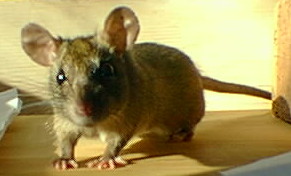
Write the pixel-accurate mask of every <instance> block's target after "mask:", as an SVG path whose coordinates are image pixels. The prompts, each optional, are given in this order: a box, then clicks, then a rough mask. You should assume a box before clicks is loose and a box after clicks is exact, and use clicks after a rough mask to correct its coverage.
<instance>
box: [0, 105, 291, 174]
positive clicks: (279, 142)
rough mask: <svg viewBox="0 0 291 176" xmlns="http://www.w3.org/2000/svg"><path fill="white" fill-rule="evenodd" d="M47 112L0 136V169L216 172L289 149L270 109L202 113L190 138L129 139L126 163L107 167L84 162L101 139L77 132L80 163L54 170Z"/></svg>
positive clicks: (286, 128) (287, 129)
mask: <svg viewBox="0 0 291 176" xmlns="http://www.w3.org/2000/svg"><path fill="white" fill-rule="evenodd" d="M50 118H51V116H46V115H32V116H18V117H17V118H16V119H15V121H14V122H13V123H12V125H11V126H10V127H9V129H8V131H7V133H6V134H5V136H4V138H3V139H2V141H0V175H5V176H10V175H13V176H15V175H22V176H25V175H27V176H33V175H37V176H39V175H46V176H50V175H53V176H62V175H64V176H65V175H88V176H90V175H104V176H105V175H113V174H115V175H121V176H126V175H127V176H128V175H141V176H143V175H144V176H146V175H160V176H166V175H217V174H218V172H219V171H221V170H225V169H229V168H232V167H235V166H239V165H243V164H246V163H250V162H252V161H255V160H258V159H262V158H266V157H270V156H274V155H278V154H281V153H284V152H288V151H290V149H291V138H290V133H291V126H290V125H288V124H286V123H284V122H282V121H280V120H278V119H275V118H273V117H272V116H271V115H270V112H269V111H263V110H261V111H227V112H211V113H207V115H206V117H205V118H204V120H203V121H202V122H201V123H200V124H199V125H198V128H197V131H196V135H195V137H194V139H193V141H191V142H189V143H164V142H161V141H157V140H154V139H147V140H140V139H139V138H135V139H133V140H132V141H131V142H130V143H129V144H128V146H127V147H126V148H125V149H124V150H123V151H122V156H123V157H124V158H125V159H127V160H128V161H130V163H131V164H129V165H128V166H126V167H124V168H118V169H116V170H112V171H99V170H97V169H88V168H84V166H83V164H84V161H86V160H87V159H89V158H92V157H96V156H98V155H100V154H102V152H103V150H104V147H105V146H104V144H102V143H100V142H99V141H98V140H97V139H85V138H81V140H80V141H79V143H78V145H77V147H76V156H77V160H78V161H79V162H80V164H81V168H79V169H76V170H68V171H55V170H54V169H53V168H52V166H51V161H52V160H53V159H54V158H55V157H56V155H55V154H54V147H53V145H52V144H53V137H52V135H50V134H49V132H48V131H49V130H47V129H46V127H45V126H46V125H45V123H46V122H47V121H50Z"/></svg>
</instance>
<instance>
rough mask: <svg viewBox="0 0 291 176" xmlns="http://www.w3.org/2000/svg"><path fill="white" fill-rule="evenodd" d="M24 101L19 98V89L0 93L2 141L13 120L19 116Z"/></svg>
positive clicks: (0, 133)
mask: <svg viewBox="0 0 291 176" xmlns="http://www.w3.org/2000/svg"><path fill="white" fill-rule="evenodd" d="M21 106H22V101H21V100H20V99H19V98H18V93H17V89H15V88H13V89H10V90H7V91H5V92H0V140H1V139H2V137H3V135H4V133H5V131H6V129H7V127H8V126H9V125H10V124H11V122H12V120H13V118H14V117H15V116H16V115H17V114H19V112H20V110H21Z"/></svg>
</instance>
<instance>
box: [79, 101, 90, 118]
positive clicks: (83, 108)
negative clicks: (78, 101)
mask: <svg viewBox="0 0 291 176" xmlns="http://www.w3.org/2000/svg"><path fill="white" fill-rule="evenodd" d="M80 111H81V112H82V114H84V115H85V116H91V115H92V112H93V111H92V105H91V104H89V103H83V104H82V105H80Z"/></svg>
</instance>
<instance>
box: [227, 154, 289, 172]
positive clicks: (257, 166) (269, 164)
mask: <svg viewBox="0 0 291 176" xmlns="http://www.w3.org/2000/svg"><path fill="white" fill-rule="evenodd" d="M221 175H223V176H290V175H291V152H288V153H286V154H282V155H278V156H274V157H270V158H267V159H262V160H259V161H257V162H254V163H251V164H248V165H245V166H241V167H237V168H234V169H231V170H227V171H224V172H221Z"/></svg>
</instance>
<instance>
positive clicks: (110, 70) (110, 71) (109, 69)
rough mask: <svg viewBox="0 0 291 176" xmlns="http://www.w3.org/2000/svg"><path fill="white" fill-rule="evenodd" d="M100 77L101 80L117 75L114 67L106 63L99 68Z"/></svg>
mask: <svg viewBox="0 0 291 176" xmlns="http://www.w3.org/2000/svg"><path fill="white" fill-rule="evenodd" d="M99 75H100V77H101V78H108V77H112V76H114V75H115V70H114V67H113V66H112V65H111V64H109V63H104V64H102V65H101V67H100V68H99Z"/></svg>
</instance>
